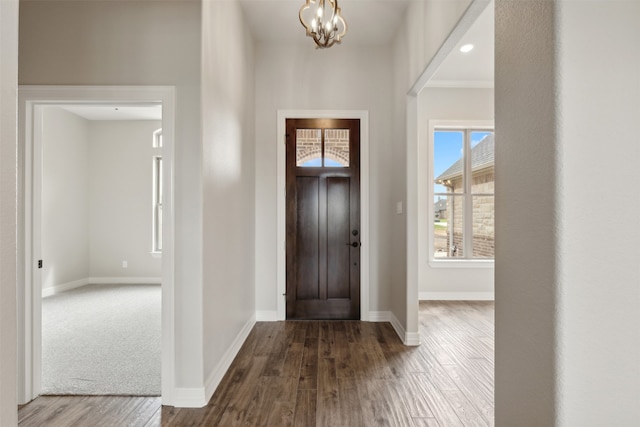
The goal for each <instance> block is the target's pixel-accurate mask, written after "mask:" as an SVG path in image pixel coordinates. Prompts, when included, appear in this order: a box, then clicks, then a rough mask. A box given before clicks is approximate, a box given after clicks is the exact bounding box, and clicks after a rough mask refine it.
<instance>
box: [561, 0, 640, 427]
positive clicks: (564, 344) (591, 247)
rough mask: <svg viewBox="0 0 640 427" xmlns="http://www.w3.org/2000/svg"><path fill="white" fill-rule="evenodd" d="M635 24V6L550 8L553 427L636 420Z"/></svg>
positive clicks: (638, 148)
mask: <svg viewBox="0 0 640 427" xmlns="http://www.w3.org/2000/svg"><path fill="white" fill-rule="evenodd" d="M639 18H640V3H639V2H637V1H621V2H613V4H609V3H608V2H607V3H604V2H578V3H574V2H570V1H564V2H560V3H559V4H558V11H557V21H556V22H557V27H556V29H557V33H556V34H557V35H556V37H557V39H556V43H557V44H556V46H557V47H558V52H559V53H560V57H559V60H558V63H557V68H556V70H557V74H556V76H557V77H558V91H559V95H560V99H559V100H558V110H557V111H558V116H557V117H558V118H557V121H558V125H559V126H558V139H557V142H558V148H559V153H558V155H559V159H560V162H561V167H559V169H558V175H559V181H560V182H559V186H558V195H559V198H558V202H559V224H560V235H559V249H560V250H559V252H558V253H557V255H558V256H559V259H560V274H559V275H558V281H559V285H560V286H559V288H558V292H557V297H558V302H559V306H558V324H557V336H556V339H557V342H558V344H559V346H558V348H557V352H556V357H557V361H558V364H557V367H558V371H559V374H560V376H559V378H558V395H559V401H560V402H561V404H560V405H559V413H558V415H559V417H558V421H559V424H560V425H567V426H569V425H584V426H599V425H604V424H610V425H620V426H622V425H633V424H637V423H639V422H640V405H638V397H639V396H640V310H639V308H640V266H639V265H638V261H639V260H640V246H639V245H638V242H640V222H638V218H639V217H640V191H639V190H638V188H637V186H638V185H640V167H638V162H639V161H640V145H639V144H638V134H637V130H636V129H635V124H636V123H637V122H638V118H640V103H639V102H638V100H639V99H640V77H639V76H640V50H638V46H637V43H638V41H640V26H639V25H638V19H639ZM592 28H598V32H597V33H596V32H594V31H590V29H592ZM594 58H597V61H596V64H595V66H593V65H592V64H593V63H594ZM585 94H587V96H588V99H589V101H588V102H585ZM594 169H595V170H597V172H596V173H594ZM624 183H626V185H625V184H624ZM627 185H630V187H629V186H627ZM595 206H615V208H614V215H613V216H612V217H613V218H612V219H613V221H614V224H615V228H614V229H610V228H609V227H606V226H600V225H598V224H599V223H600V221H602V219H603V215H601V214H600V213H599V212H597V209H593V208H591V207H595ZM609 249H611V250H609ZM585 355H588V357H585ZM603 373H606V374H605V375H602V374H603Z"/></svg>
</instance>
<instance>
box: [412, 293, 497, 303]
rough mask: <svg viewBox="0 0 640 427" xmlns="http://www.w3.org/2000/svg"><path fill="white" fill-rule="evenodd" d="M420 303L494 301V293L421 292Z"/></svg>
mask: <svg viewBox="0 0 640 427" xmlns="http://www.w3.org/2000/svg"><path fill="white" fill-rule="evenodd" d="M418 298H419V299H420V301H494V300H495V294H494V293H493V292H420V294H419V295H418Z"/></svg>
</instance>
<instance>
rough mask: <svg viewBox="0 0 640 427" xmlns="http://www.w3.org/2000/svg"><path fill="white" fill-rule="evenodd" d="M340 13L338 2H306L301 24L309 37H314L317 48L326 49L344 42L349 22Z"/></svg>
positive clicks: (333, 0)
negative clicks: (343, 38)
mask: <svg viewBox="0 0 640 427" xmlns="http://www.w3.org/2000/svg"><path fill="white" fill-rule="evenodd" d="M340 12H341V10H340V8H339V7H338V0H306V3H305V4H304V5H303V6H302V7H301V8H300V13H299V16H300V23H301V24H302V25H303V26H304V28H305V29H306V30H307V35H308V36H309V37H313V41H315V42H316V48H320V49H324V48H327V47H331V46H333V45H334V44H335V43H340V42H341V41H342V37H344V35H345V34H346V33H347V22H346V21H345V20H344V18H343V17H342V16H341V15H340ZM309 18H311V24H309V23H308V22H309V21H308V19H309Z"/></svg>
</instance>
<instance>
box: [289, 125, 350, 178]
mask: <svg viewBox="0 0 640 427" xmlns="http://www.w3.org/2000/svg"><path fill="white" fill-rule="evenodd" d="M296 166H298V167H303V168H306V167H334V168H335V167H338V168H340V167H342V168H346V167H349V129H324V130H323V129H297V130H296Z"/></svg>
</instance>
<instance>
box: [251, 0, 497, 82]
mask: <svg viewBox="0 0 640 427" xmlns="http://www.w3.org/2000/svg"><path fill="white" fill-rule="evenodd" d="M420 1H428V0H420ZM435 1H443V0H435ZM410 2H411V0H339V3H338V4H339V6H340V8H341V9H342V15H343V17H344V18H345V20H346V21H347V25H348V32H347V35H346V36H345V37H344V39H343V41H342V45H343V46H384V45H388V44H389V43H390V42H391V41H392V40H393V38H394V36H395V35H396V33H397V31H398V29H399V27H400V25H402V22H403V19H404V14H405V11H406V8H407V6H408V4H409V3H410ZM240 3H241V4H242V8H243V10H244V14H245V18H246V19H247V22H248V23H249V27H250V28H251V32H252V34H253V36H254V38H255V40H256V41H257V42H258V43H264V44H286V45H297V46H309V48H311V49H313V41H312V40H311V39H310V38H309V37H306V35H305V30H304V27H303V26H302V24H300V21H299V19H298V11H299V10H300V7H302V6H303V5H304V4H305V0H240ZM493 15H494V5H493V2H492V3H491V4H489V6H487V8H486V9H485V11H484V12H483V13H482V14H481V16H480V17H479V18H478V20H477V21H476V22H475V23H474V24H473V25H472V26H471V27H470V28H469V30H468V31H467V33H466V35H465V36H464V37H463V38H462V40H461V42H460V43H459V45H458V46H456V48H455V49H454V51H452V52H451V53H450V54H449V55H448V56H447V58H446V60H445V61H444V62H443V63H442V65H441V66H440V68H439V69H438V71H437V72H436V73H435V75H434V76H433V77H432V79H431V80H430V81H429V83H428V86H433V87H493V63H494V61H493V58H494V37H493V34H494V29H493V27H494V16H493ZM265 26H268V28H265ZM273 28H276V29H277V31H274V30H273ZM467 43H473V44H474V46H475V48H474V49H473V50H472V51H471V52H469V53H467V54H463V53H461V52H460V51H459V47H460V46H461V45H463V44H467ZM334 48H337V49H339V48H340V46H338V47H334ZM332 49H333V48H332Z"/></svg>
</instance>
